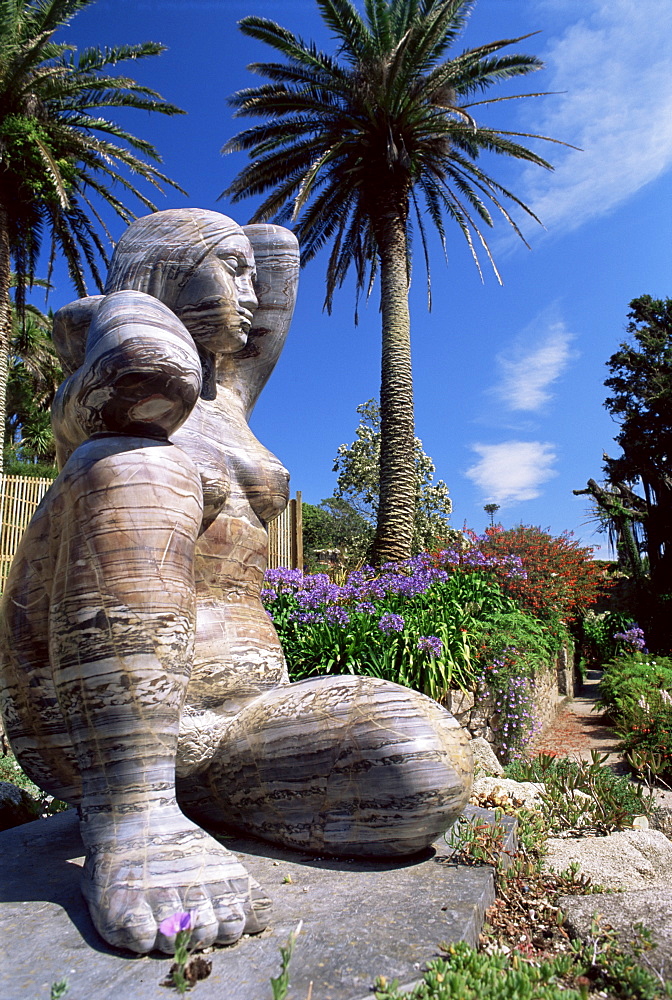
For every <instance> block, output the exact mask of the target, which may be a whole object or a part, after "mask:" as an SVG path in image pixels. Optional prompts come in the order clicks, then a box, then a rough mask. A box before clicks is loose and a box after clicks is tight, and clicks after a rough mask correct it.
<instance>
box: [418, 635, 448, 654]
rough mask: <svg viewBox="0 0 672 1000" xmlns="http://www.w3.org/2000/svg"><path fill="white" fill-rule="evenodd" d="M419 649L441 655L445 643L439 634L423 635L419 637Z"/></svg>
mask: <svg viewBox="0 0 672 1000" xmlns="http://www.w3.org/2000/svg"><path fill="white" fill-rule="evenodd" d="M418 649H419V650H421V651H422V652H423V653H429V655H430V656H441V653H442V652H443V643H442V642H441V640H440V639H439V637H438V635H421V636H420V638H419V639H418Z"/></svg>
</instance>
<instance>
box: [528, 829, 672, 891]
mask: <svg viewBox="0 0 672 1000" xmlns="http://www.w3.org/2000/svg"><path fill="white" fill-rule="evenodd" d="M547 848H548V854H547V855H546V859H545V861H544V866H545V867H546V868H547V869H553V870H555V871H562V870H564V869H565V868H568V867H569V865H570V864H571V863H572V862H574V861H576V862H578V863H579V865H580V870H581V873H582V874H583V875H589V876H590V877H591V879H592V881H593V882H594V883H595V885H601V886H604V888H605V889H625V890H632V889H650V888H652V887H653V886H655V885H657V884H660V885H662V884H663V883H664V884H665V886H666V889H667V894H668V898H672V894H671V893H670V881H671V880H672V843H670V841H669V840H668V839H667V837H666V836H665V834H663V833H661V832H660V831H659V830H620V831H619V832H618V833H611V834H609V836H608V837H581V838H578V839H573V840H570V839H564V838H556V837H549V839H548V841H547ZM589 898H590V897H589ZM619 898H621V897H619Z"/></svg>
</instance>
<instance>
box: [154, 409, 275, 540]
mask: <svg viewBox="0 0 672 1000" xmlns="http://www.w3.org/2000/svg"><path fill="white" fill-rule="evenodd" d="M173 441H174V442H175V444H177V445H179V446H180V447H181V448H183V450H184V451H186V452H187V454H188V455H189V456H190V457H191V458H192V459H193V461H194V463H195V464H196V467H197V468H198V470H199V472H200V473H201V481H202V483H203V501H204V523H205V525H206V527H207V525H208V524H210V523H212V521H213V520H214V518H215V517H218V516H219V515H223V514H226V515H227V516H229V517H242V518H245V519H249V517H250V512H252V513H253V514H255V515H256V517H257V518H258V519H259V521H261V522H262V524H263V525H265V524H266V523H267V522H268V521H271V520H273V518H275V517H277V516H278V514H281V513H282V511H283V510H284V509H285V507H286V506H287V502H288V499H289V473H288V471H287V469H285V467H284V466H283V465H282V463H281V462H280V461H279V460H278V459H277V458H276V457H275V455H273V453H272V452H270V451H269V450H268V449H267V448H265V447H264V446H263V445H262V444H261V443H260V442H259V441H258V440H257V439H256V437H255V436H254V434H253V433H252V431H251V430H250V428H249V427H248V425H247V423H246V422H245V420H244V419H243V418H242V417H240V416H239V414H237V413H236V411H235V410H232V409H229V408H228V407H226V406H225V405H222V401H221V400H220V399H217V400H213V401H208V400H199V402H198V404H197V406H196V407H195V409H194V412H193V413H192V414H191V416H190V417H189V419H188V420H187V422H186V423H185V424H184V426H183V427H182V428H181V429H180V430H179V431H178V432H177V433H176V434H175V435H174V436H173Z"/></svg>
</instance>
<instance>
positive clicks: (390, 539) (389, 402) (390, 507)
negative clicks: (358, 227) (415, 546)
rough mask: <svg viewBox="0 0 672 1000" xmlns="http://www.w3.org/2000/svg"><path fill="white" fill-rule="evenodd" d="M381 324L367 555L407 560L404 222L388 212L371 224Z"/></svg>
mask: <svg viewBox="0 0 672 1000" xmlns="http://www.w3.org/2000/svg"><path fill="white" fill-rule="evenodd" d="M375 231H376V239H377V242H378V251H379V256H380V278H381V292H380V301H381V312H382V323H383V337H382V340H383V342H382V362H381V382H380V499H379V503H378V523H377V526H376V535H375V538H374V540H373V548H372V559H373V562H374V563H375V564H376V565H380V564H381V563H384V562H392V561H395V562H396V561H400V560H402V559H408V558H409V556H410V555H411V544H412V539H413V520H414V517H415V503H416V488H415V455H414V447H413V446H414V441H415V426H414V418H413V373H412V368H411V320H410V313H409V309H408V267H407V254H406V225H405V222H404V218H403V215H402V213H401V212H398V211H397V212H394V213H392V212H388V213H386V214H385V215H384V216H383V217H382V218H381V219H380V220H379V221H378V224H377V225H376V227H375Z"/></svg>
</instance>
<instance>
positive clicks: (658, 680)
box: [600, 630, 672, 781]
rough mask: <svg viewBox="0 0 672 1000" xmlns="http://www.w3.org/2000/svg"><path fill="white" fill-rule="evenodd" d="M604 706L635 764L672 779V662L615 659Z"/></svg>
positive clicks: (604, 685)
mask: <svg viewBox="0 0 672 1000" xmlns="http://www.w3.org/2000/svg"><path fill="white" fill-rule="evenodd" d="M638 631H639V630H638ZM600 707H601V708H605V709H606V710H607V711H608V712H609V713H610V714H611V715H612V717H613V719H614V722H615V725H616V730H617V732H618V733H619V735H620V736H621V738H622V741H623V743H622V747H623V749H624V750H625V751H626V752H628V754H629V756H630V760H631V762H633V763H635V764H636V766H637V767H638V769H639V770H642V771H645V770H646V769H647V768H648V769H649V770H650V772H652V773H653V774H654V775H655V774H658V775H659V776H661V777H665V780H667V781H669V780H670V779H672V659H671V658H669V657H665V656H657V657H653V656H650V655H646V654H645V653H643V652H630V653H627V654H625V655H623V656H620V657H617V658H616V659H614V660H612V662H611V663H609V664H608V665H607V668H606V669H605V671H604V674H603V676H602V680H601V682H600ZM637 762H639V763H637Z"/></svg>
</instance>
